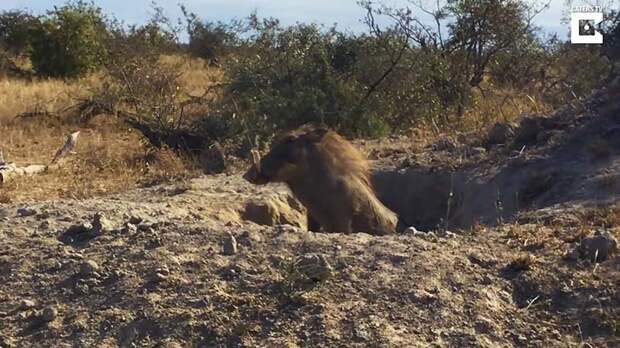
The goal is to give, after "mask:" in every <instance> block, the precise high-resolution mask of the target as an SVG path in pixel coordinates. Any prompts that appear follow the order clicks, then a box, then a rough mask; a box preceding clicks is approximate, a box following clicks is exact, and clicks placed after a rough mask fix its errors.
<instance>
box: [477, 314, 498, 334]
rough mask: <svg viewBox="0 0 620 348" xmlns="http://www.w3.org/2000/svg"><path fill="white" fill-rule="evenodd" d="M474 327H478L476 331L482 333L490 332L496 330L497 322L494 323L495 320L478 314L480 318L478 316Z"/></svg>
mask: <svg viewBox="0 0 620 348" xmlns="http://www.w3.org/2000/svg"><path fill="white" fill-rule="evenodd" d="M474 327H475V328H476V331H477V332H479V333H481V334H488V333H492V332H493V331H495V330H494V327H495V324H494V323H493V321H492V320H491V319H489V318H486V317H483V316H478V318H476V322H475V324H474Z"/></svg>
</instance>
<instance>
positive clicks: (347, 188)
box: [244, 125, 398, 235]
mask: <svg viewBox="0 0 620 348" xmlns="http://www.w3.org/2000/svg"><path fill="white" fill-rule="evenodd" d="M253 161H254V164H253V165H252V167H250V169H249V170H248V171H247V173H246V174H245V175H244V178H245V179H246V180H248V181H250V182H252V183H254V184H257V185H261V184H266V183H269V182H284V183H286V184H287V185H288V186H289V188H290V189H291V191H292V192H293V194H294V195H295V196H296V197H297V199H299V201H301V202H302V203H303V205H304V206H305V207H306V209H307V210H308V229H309V230H313V231H318V230H319V229H320V228H322V229H323V231H325V232H343V233H351V232H367V233H371V234H377V235H384V234H391V233H394V232H395V229H396V224H397V220H398V218H397V217H396V215H395V214H394V213H393V212H392V211H390V210H389V209H388V208H386V207H385V206H384V205H383V204H382V203H381V202H380V201H379V199H378V198H377V197H376V195H375V192H374V191H373V189H372V186H371V184H370V169H369V165H368V161H367V160H366V158H365V157H364V155H362V153H361V152H360V151H358V150H357V149H356V148H355V147H354V146H353V145H352V144H351V143H350V142H348V141H347V140H346V139H344V138H343V137H341V136H340V135H338V134H337V133H335V132H333V131H331V130H328V129H326V128H322V127H315V126H308V125H307V126H302V127H301V128H299V129H296V130H294V131H291V132H289V133H286V134H285V135H284V136H282V137H281V138H280V139H279V140H277V141H276V142H275V143H274V145H273V146H272V148H271V150H270V151H269V153H268V154H267V155H265V157H264V158H262V159H260V157H259V156H258V154H257V153H253Z"/></svg>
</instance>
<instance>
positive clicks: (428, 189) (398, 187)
mask: <svg viewBox="0 0 620 348" xmlns="http://www.w3.org/2000/svg"><path fill="white" fill-rule="evenodd" d="M553 168H556V169H553ZM562 174H564V175H562V176H563V177H564V179H562V180H558V170H557V167H556V166H550V165H549V163H548V162H547V163H546V162H540V163H529V164H527V165H516V166H506V167H503V168H502V169H501V170H498V171H497V172H495V173H494V174H492V175H491V174H487V175H480V174H478V173H477V171H476V169H470V170H457V171H450V170H441V169H438V168H431V167H413V168H407V169H400V170H398V169H393V170H386V169H383V170H376V171H374V172H373V175H372V183H373V186H374V189H375V191H376V193H377V196H378V198H379V199H380V200H381V201H382V202H383V203H384V204H385V205H386V206H387V207H388V208H390V209H391V210H392V211H394V212H395V213H397V214H398V215H399V217H400V218H401V219H402V220H403V222H404V223H405V225H407V226H414V227H416V228H417V229H420V230H434V229H437V228H448V229H466V228H469V227H471V226H473V225H476V224H483V225H495V224H497V223H499V222H501V221H507V220H510V219H511V218H512V217H514V216H515V215H516V214H517V213H518V212H519V211H520V210H527V209H530V208H540V207H543V206H548V205H550V204H554V203H557V202H559V201H561V200H562V199H565V198H566V197H563V194H562V193H563V192H564V191H566V190H567V188H566V187H567V185H570V184H571V183H570V182H567V181H566V180H565V178H566V177H567V176H568V177H570V176H571V175H570V173H566V172H564V173H562ZM289 195H290V193H289ZM326 199H328V198H326ZM242 218H243V219H244V220H250V221H254V222H256V223H259V224H261V225H275V224H283V223H284V224H291V225H296V226H299V227H301V228H305V227H306V226H305V223H306V221H305V212H304V208H303V206H301V204H300V203H299V202H297V201H296V200H295V199H293V198H292V197H290V196H288V197H280V196H277V197H276V196H274V197H273V199H263V200H259V201H256V200H254V201H251V202H249V203H247V204H246V206H245V211H244V212H243V213H242Z"/></svg>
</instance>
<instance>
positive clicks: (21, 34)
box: [0, 10, 40, 56]
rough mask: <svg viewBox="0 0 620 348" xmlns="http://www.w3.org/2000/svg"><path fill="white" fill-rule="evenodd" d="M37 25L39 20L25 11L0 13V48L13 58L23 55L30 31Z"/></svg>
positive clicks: (29, 39) (26, 47) (29, 38)
mask: <svg viewBox="0 0 620 348" xmlns="http://www.w3.org/2000/svg"><path fill="white" fill-rule="evenodd" d="M39 25H40V23H39V20H38V19H37V18H36V17H34V16H33V15H31V14H29V13H27V12H25V11H20V10H15V11H3V12H0V47H2V48H3V49H4V50H5V51H6V52H7V53H9V54H11V55H13V56H21V55H23V54H25V53H26V51H27V49H28V46H29V43H30V41H31V34H32V31H33V30H34V29H35V28H37V27H38V26H39Z"/></svg>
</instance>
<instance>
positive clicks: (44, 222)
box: [39, 220, 50, 230]
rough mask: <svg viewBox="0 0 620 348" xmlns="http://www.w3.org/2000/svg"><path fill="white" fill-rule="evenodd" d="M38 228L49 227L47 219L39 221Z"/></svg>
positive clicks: (44, 228) (45, 228)
mask: <svg viewBox="0 0 620 348" xmlns="http://www.w3.org/2000/svg"><path fill="white" fill-rule="evenodd" d="M39 228H40V229H42V230H47V229H48V228H50V222H49V220H43V221H41V223H40V224H39Z"/></svg>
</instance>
